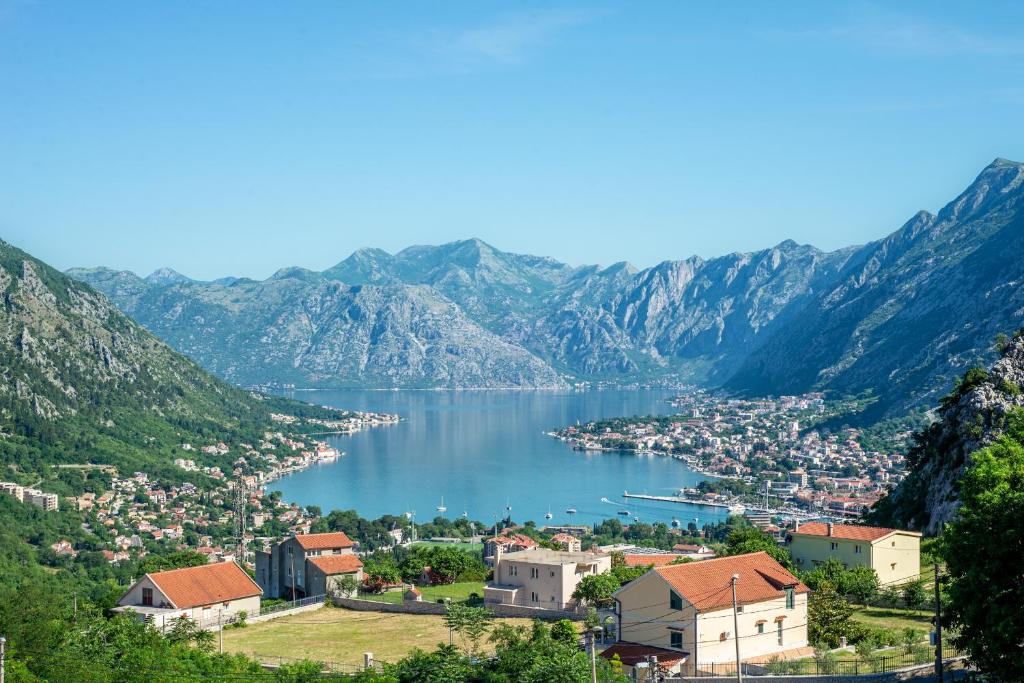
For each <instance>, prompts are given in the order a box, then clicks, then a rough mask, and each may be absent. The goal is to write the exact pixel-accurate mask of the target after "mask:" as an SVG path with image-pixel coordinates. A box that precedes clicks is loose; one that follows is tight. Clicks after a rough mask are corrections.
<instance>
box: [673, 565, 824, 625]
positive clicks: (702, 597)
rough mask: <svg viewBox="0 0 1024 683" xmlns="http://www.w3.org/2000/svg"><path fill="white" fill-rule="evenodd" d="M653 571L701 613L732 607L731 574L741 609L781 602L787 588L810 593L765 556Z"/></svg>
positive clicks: (797, 580) (676, 566) (782, 568)
mask: <svg viewBox="0 0 1024 683" xmlns="http://www.w3.org/2000/svg"><path fill="white" fill-rule="evenodd" d="M653 571H655V572H657V573H658V574H659V575H660V576H661V578H663V579H665V581H666V582H668V584H669V585H670V586H672V589H673V590H675V591H676V592H677V593H679V595H681V596H682V597H684V598H686V600H687V601H688V602H689V603H690V604H692V605H693V606H694V607H696V608H697V610H698V611H700V612H706V611H709V610H713V609H717V608H719V607H724V606H726V605H731V604H732V590H731V588H732V575H733V574H739V576H740V578H739V580H738V581H737V582H736V600H737V602H738V603H739V604H741V605H746V604H749V603H753V602H762V601H764V600H771V599H773V598H781V597H783V596H784V595H785V591H784V590H783V589H784V588H786V587H792V588H795V589H796V592H797V593H809V592H810V589H809V588H807V586H805V585H804V584H802V583H800V580H799V579H797V578H796V577H795V576H793V575H792V574H790V573H789V572H788V571H786V569H785V568H784V567H783V566H782V565H781V564H779V563H778V562H776V561H775V560H773V559H772V557H771V556H770V555H769V554H768V553H766V552H759V553H749V554H747V555H734V556H732V557H720V558H717V559H713V560H702V561H700V562H690V563H689V564H673V565H668V566H665V567H655V568H654V569H653Z"/></svg>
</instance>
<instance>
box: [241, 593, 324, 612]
mask: <svg viewBox="0 0 1024 683" xmlns="http://www.w3.org/2000/svg"><path fill="white" fill-rule="evenodd" d="M326 599H327V596H326V595H311V596H309V597H308V598H299V599H298V600H289V601H288V602H279V603H276V604H273V605H266V606H262V605H261V606H260V616H263V615H264V614H274V613H275V612H284V611H286V610H290V609H296V608H298V607H308V606H309V605H316V604H318V603H322V602H324V601H325V600H326ZM253 616H255V615H253Z"/></svg>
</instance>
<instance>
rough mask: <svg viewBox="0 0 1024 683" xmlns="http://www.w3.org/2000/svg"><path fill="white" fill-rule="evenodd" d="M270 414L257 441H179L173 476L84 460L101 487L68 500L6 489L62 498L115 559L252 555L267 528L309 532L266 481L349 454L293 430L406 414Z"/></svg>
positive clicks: (32, 497) (1, 487)
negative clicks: (187, 552) (173, 553)
mask: <svg viewBox="0 0 1024 683" xmlns="http://www.w3.org/2000/svg"><path fill="white" fill-rule="evenodd" d="M271 419H272V420H273V421H274V422H275V423H277V425H278V427H279V430H278V431H267V432H265V433H264V434H263V438H262V439H261V440H260V441H258V442H256V443H246V442H239V443H237V444H231V445H229V444H227V443H224V442H222V441H221V442H217V443H211V444H192V443H182V444H180V445H179V447H178V451H179V452H180V453H181V455H180V456H179V457H176V458H175V459H174V460H173V465H174V473H173V474H165V475H164V476H160V475H156V474H153V473H147V472H132V473H127V474H121V473H119V472H118V470H117V468H115V467H113V466H106V465H94V466H89V465H84V466H77V467H76V469H78V470H79V471H81V472H83V474H84V475H86V476H87V477H88V479H87V482H88V484H89V487H90V488H92V489H94V490H91V491H86V492H84V493H81V494H80V495H77V496H67V497H66V498H65V499H64V500H63V501H62V500H61V499H60V497H59V496H58V495H57V494H55V493H44V492H42V491H39V490H37V489H34V488H31V487H23V486H19V485H17V484H14V483H10V482H0V492H3V493H7V494H8V495H11V496H14V497H15V498H17V499H18V500H21V501H23V502H24V503H25V504H33V505H35V506H37V507H40V508H42V509H43V510H57V509H58V507H59V506H60V505H61V504H65V505H67V506H69V507H70V508H71V509H73V510H77V511H78V512H79V513H81V515H82V517H83V520H84V521H83V528H84V529H85V530H86V531H87V532H88V533H89V534H90V536H91V538H92V539H93V540H94V542H93V543H92V544H90V548H89V550H90V551H92V552H96V551H99V552H102V554H103V557H104V558H106V560H107V561H109V562H111V563H120V562H123V561H125V560H128V559H133V558H134V559H139V558H142V557H145V556H146V555H147V554H149V553H150V552H154V551H166V550H168V549H176V548H180V549H185V548H188V549H192V550H195V551H196V552H199V553H201V554H203V555H206V556H207V557H208V558H210V561H211V562H213V561H238V562H242V563H244V562H246V561H247V560H250V559H251V555H252V551H251V550H248V549H247V548H249V546H252V545H254V544H255V542H256V539H257V538H258V537H259V534H260V533H261V532H266V533H267V534H281V533H305V532H308V531H309V528H310V524H311V522H312V520H311V518H310V516H309V515H308V514H307V513H305V512H304V511H303V509H302V508H300V507H299V506H298V505H297V504H295V503H288V502H285V501H283V500H281V498H280V497H279V496H270V495H268V494H266V493H265V491H264V487H265V486H266V485H267V484H269V483H271V482H273V481H274V480H276V479H278V478H280V477H283V476H285V475H288V474H291V473H294V472H298V471H301V470H304V469H306V468H309V467H312V466H314V465H316V464H319V463H326V462H331V461H333V460H335V459H337V458H339V457H342V456H343V455H344V454H343V452H342V451H340V450H338V449H337V448H334V447H333V446H331V445H329V444H328V443H326V442H325V441H322V440H320V439H318V438H315V437H314V436H312V435H311V434H309V433H302V432H299V431H297V430H294V429H290V428H293V427H295V426H296V425H299V424H304V425H305V426H306V428H308V427H309V426H310V425H313V426H314V427H316V428H322V429H323V430H324V432H323V433H337V434H352V433H355V432H357V431H360V430H363V429H372V428H380V427H385V426H388V425H394V424H397V423H398V421H399V418H398V416H397V415H394V414H389V413H370V412H352V413H350V414H349V415H348V416H346V417H345V418H343V419H337V420H322V419H319V418H298V417H294V416H290V415H280V414H272V415H271ZM315 433H316V434H320V433H321V432H319V431H318V432H315ZM50 549H51V550H52V551H53V553H54V554H55V555H57V556H61V555H66V556H71V557H75V556H76V555H77V554H78V552H79V550H78V549H76V548H75V547H74V545H73V544H72V543H70V542H69V541H67V540H64V539H61V540H58V541H56V542H55V543H53V544H52V545H51V546H50Z"/></svg>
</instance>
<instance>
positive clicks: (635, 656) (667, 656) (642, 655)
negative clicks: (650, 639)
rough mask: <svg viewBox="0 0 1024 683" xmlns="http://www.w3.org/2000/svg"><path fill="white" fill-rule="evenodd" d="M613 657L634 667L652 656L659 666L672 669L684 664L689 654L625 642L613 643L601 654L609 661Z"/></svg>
mask: <svg viewBox="0 0 1024 683" xmlns="http://www.w3.org/2000/svg"><path fill="white" fill-rule="evenodd" d="M615 655H618V656H619V660H620V661H622V663H623V664H625V665H626V666H635V665H636V664H637V663H639V662H646V661H647V658H648V657H649V656H651V655H654V656H655V657H657V658H658V664H659V665H660V666H668V667H672V666H675V665H676V664H678V663H679V662H685V661H686V658H687V657H689V656H690V653H688V652H679V651H677V650H665V649H663V648H660V647H652V646H650V645H638V644H636V643H625V642H622V643H615V644H614V645H612V646H611V647H610V648H608V649H607V650H605V651H604V652H602V653H601V656H602V657H604V658H605V659H611V658H612V657H614V656H615Z"/></svg>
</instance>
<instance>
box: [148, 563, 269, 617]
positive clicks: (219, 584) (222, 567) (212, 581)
mask: <svg viewBox="0 0 1024 683" xmlns="http://www.w3.org/2000/svg"><path fill="white" fill-rule="evenodd" d="M146 576H148V577H149V578H150V580H151V581H152V582H153V583H155V584H156V586H157V588H159V589H160V592H161V593H163V594H164V595H165V596H166V597H167V599H168V600H170V601H171V602H172V603H173V604H174V606H175V607H177V608H178V609H188V608H190V607H199V606H201V605H212V604H215V603H218V602H228V601H230V600H240V599H241V598H248V597H252V596H254V595H260V594H261V593H262V592H263V591H261V590H260V587H259V586H258V585H256V582H255V581H253V580H252V578H251V577H250V576H249V575H248V574H246V573H245V571H244V570H243V569H242V568H241V567H239V566H238V565H237V564H235V563H234V562H218V563H216V564H204V565H201V566H199V567H186V568H184V569H171V570H168V571H165V572H154V573H152V574H147V575H146Z"/></svg>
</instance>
